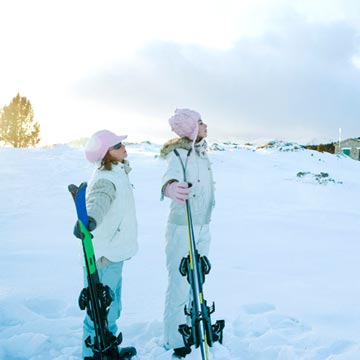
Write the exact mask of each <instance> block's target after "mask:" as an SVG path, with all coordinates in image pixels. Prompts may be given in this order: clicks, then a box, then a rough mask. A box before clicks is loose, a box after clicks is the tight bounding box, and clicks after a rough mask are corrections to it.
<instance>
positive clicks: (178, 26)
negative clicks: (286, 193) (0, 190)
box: [0, 0, 360, 144]
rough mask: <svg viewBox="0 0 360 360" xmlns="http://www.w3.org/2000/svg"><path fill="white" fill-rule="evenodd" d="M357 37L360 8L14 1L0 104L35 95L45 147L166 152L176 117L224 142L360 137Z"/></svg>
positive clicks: (242, 0)
mask: <svg viewBox="0 0 360 360" xmlns="http://www.w3.org/2000/svg"><path fill="white" fill-rule="evenodd" d="M359 35H360V3H359V2H358V1H357V0H317V1H313V0H302V1H300V0H299V1H298V0H292V1H288V0H222V1H214V0H207V1H203V0H192V1H188V0H183V1H181V2H180V1H170V0H152V1H145V0H144V1H120V0H116V1H115V0H104V1H102V2H101V3H100V2H98V1H92V0H87V1H83V0H76V1H69V0H62V1H44V0H33V1H31V2H29V1H25V0H5V1H2V2H1V4H0V41H1V48H2V51H1V55H0V84H1V86H0V107H3V106H5V105H7V104H9V103H10V101H11V99H12V98H13V97H14V96H15V95H16V94H17V93H18V92H19V93H20V95H21V96H26V97H27V98H28V99H29V100H30V102H31V104H32V106H33V109H34V114H35V121H37V122H39V123H40V127H41V137H42V142H41V143H42V144H51V143H62V142H67V141H71V140H75V139H78V138H82V137H87V136H89V135H91V134H92V133H93V132H95V131H97V130H100V129H103V128H108V129H110V130H112V131H114V132H116V133H118V134H128V135H129V138H128V140H129V141H142V140H151V141H156V142H162V141H164V140H166V139H168V138H171V137H173V136H174V134H173V133H172V132H171V131H170V127H169V125H168V122H167V120H168V118H169V117H170V116H171V115H172V114H173V112H174V110H175V109H176V108H191V109H194V110H196V111H198V112H200V114H201V115H202V118H203V121H204V122H205V123H207V124H208V127H209V128H208V134H209V135H208V136H209V140H213V141H247V142H251V141H261V140H262V139H264V140H265V139H267V140H270V139H277V140H280V139H281V140H288V141H298V142H301V143H316V142H320V141H336V140H338V136H339V128H341V136H342V137H343V138H348V137H358V136H360V121H359V120H360V110H359V106H358V99H359V96H360V37H359Z"/></svg>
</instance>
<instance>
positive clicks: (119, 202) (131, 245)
mask: <svg viewBox="0 0 360 360" xmlns="http://www.w3.org/2000/svg"><path fill="white" fill-rule="evenodd" d="M112 166H113V168H112V170H111V171H107V170H98V169H96V170H95V171H94V173H93V175H92V177H91V179H90V181H89V187H88V193H87V194H88V195H87V199H86V201H87V203H91V207H90V209H88V213H89V216H92V217H93V218H94V219H95V221H96V222H97V227H96V229H95V230H94V231H93V235H94V239H93V245H94V251H95V256H96V260H98V259H100V258H101V257H105V258H106V259H108V260H110V261H111V262H118V261H123V260H127V259H129V258H131V257H132V256H134V255H135V254H136V252H137V250H138V244H137V220H136V212H135V201H134V196H133V190H132V185H131V184H130V181H129V177H128V174H127V171H126V170H127V169H129V167H128V166H127V164H121V163H119V164H117V165H112ZM99 180H100V181H101V180H108V181H105V182H104V183H105V186H106V184H108V185H107V186H110V187H112V189H109V190H110V191H104V192H103V193H102V194H100V195H99V192H97V193H96V192H92V188H93V187H94V184H95V183H96V182H98V181H99ZM110 182H111V183H110ZM98 183H99V182H98ZM114 187H115V194H114ZM106 199H107V200H106Z"/></svg>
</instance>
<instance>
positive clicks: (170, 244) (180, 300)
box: [164, 223, 210, 349]
mask: <svg viewBox="0 0 360 360" xmlns="http://www.w3.org/2000/svg"><path fill="white" fill-rule="evenodd" d="M194 236H195V241H196V246H197V249H198V252H199V254H200V255H201V256H203V255H206V256H207V255H208V253H209V246H210V231H209V225H208V224H207V225H194ZM165 237H166V247H165V251H166V266H167V270H168V288H167V292H166V300H165V312H164V345H165V347H166V348H167V349H176V348H179V347H183V346H184V341H183V338H182V335H181V334H180V333H179V330H178V328H179V325H181V324H185V323H187V319H186V316H185V313H184V307H185V305H187V306H189V303H190V301H191V299H190V284H189V283H188V281H187V279H186V277H184V276H182V275H181V274H180V272H179V265H180V262H181V259H182V258H183V257H186V256H188V254H189V247H188V228H187V226H186V225H175V224H170V223H168V225H167V228H166V235H165Z"/></svg>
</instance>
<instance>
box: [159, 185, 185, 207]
mask: <svg viewBox="0 0 360 360" xmlns="http://www.w3.org/2000/svg"><path fill="white" fill-rule="evenodd" d="M189 193H190V189H189V184H188V183H186V182H178V181H174V182H172V183H170V184H168V185H166V188H165V191H164V194H165V196H167V197H169V198H170V199H172V200H174V201H176V202H177V203H179V204H185V200H187V199H188V198H189Z"/></svg>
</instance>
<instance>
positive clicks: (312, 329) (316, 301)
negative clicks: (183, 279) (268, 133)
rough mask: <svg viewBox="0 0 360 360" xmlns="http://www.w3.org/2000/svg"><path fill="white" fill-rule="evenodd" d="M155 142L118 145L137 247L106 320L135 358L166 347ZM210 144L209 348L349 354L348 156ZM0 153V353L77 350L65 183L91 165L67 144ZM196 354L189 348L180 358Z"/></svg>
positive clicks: (358, 350) (254, 355)
mask: <svg viewBox="0 0 360 360" xmlns="http://www.w3.org/2000/svg"><path fill="white" fill-rule="evenodd" d="M159 149H160V146H159V145H155V144H149V143H142V144H131V145H129V146H128V152H129V160H130V163H131V166H132V168H133V171H132V172H131V173H130V177H131V181H132V183H133V184H134V186H135V190H134V193H135V199H136V205H137V216H138V222H139V245H140V251H139V253H138V254H137V255H136V256H135V257H134V258H133V259H131V260H130V261H128V262H126V264H125V266H124V273H123V275H124V284H123V311H122V316H121V319H120V321H119V323H118V325H119V328H120V329H121V331H122V333H123V336H124V341H123V345H124V346H129V345H133V346H135V347H136V348H137V350H138V358H139V359H141V360H150V359H159V360H161V359H164V360H165V359H166V360H169V359H171V352H170V351H169V352H166V351H165V349H164V348H163V347H162V327H163V324H162V312H163V307H164V298H165V289H166V281H167V279H166V269H165V258H164V231H165V224H166V215H167V212H168V206H169V203H168V201H167V200H165V201H163V202H161V201H160V184H161V176H162V173H163V172H164V170H165V162H164V161H163V160H161V159H160V158H159V157H158V156H157V155H158V153H159ZM212 149H214V150H212V151H210V152H209V156H210V158H211V161H212V163H213V171H214V177H215V180H216V208H215V211H214V215H213V221H212V224H211V228H212V245H211V252H210V256H209V257H210V260H211V263H212V269H211V272H210V274H209V275H208V276H207V279H206V282H205V288H204V292H205V298H206V299H207V300H208V302H209V303H211V302H212V301H214V302H215V304H216V311H215V313H214V314H213V315H212V319H213V321H214V322H215V321H216V320H217V319H225V321H226V327H225V330H224V343H223V345H219V344H215V345H214V347H213V348H211V358H212V359H214V360H225V359H226V360H229V359H231V360H240V359H241V360H297V359H299V360H300V359H301V360H303V359H304V360H310V359H311V360H326V359H327V360H355V359H356V360H358V359H359V358H360V344H359V339H358V334H359V333H360V321H359V319H360V306H359V305H358V304H359V299H360V285H359V284H360V283H359V280H358V276H359V273H360V261H359V254H360V242H359V239H358V226H359V221H358V219H359V217H360V210H359V207H358V206H357V205H358V202H359V195H360V178H359V176H358V174H359V170H360V162H357V161H354V160H351V159H349V158H347V157H345V156H339V155H331V154H327V153H319V152H314V151H309V150H304V149H302V148H301V147H300V146H296V145H294V146H291V144H288V143H285V144H284V143H279V144H276V143H275V144H272V146H269V147H263V148H258V149H256V148H255V147H252V146H245V145H236V144H217V146H213V147H212ZM215 149H220V150H223V151H216V150H215ZM0 164H1V167H0V182H1V183H0V184H1V189H2V191H1V203H0V228H1V241H0V359H6V360H22V359H27V360H42V359H54V360H65V359H66V360H69V359H70V360H78V359H81V335H82V319H83V316H84V313H83V312H81V311H80V309H78V306H77V298H78V295H79V292H80V290H81V289H82V279H83V274H82V267H81V261H80V255H79V254H80V244H79V241H78V240H77V239H76V238H75V237H74V236H73V235H72V228H73V225H74V223H75V219H76V216H75V209H74V205H73V202H72V199H71V196H70V194H69V193H68V191H67V186H68V184H70V183H74V184H77V185H78V184H80V183H81V182H82V181H86V180H88V178H89V176H90V173H91V171H92V167H91V165H90V164H88V163H87V162H86V160H85V159H84V156H83V151H82V149H81V148H73V147H70V146H67V145H61V146H60V145H58V146H55V147H52V148H46V149H13V148H8V147H0ZM321 174H327V175H321ZM198 358H199V351H198V350H193V351H192V353H191V354H190V355H189V356H188V357H187V358H186V359H189V360H192V359H198Z"/></svg>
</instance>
